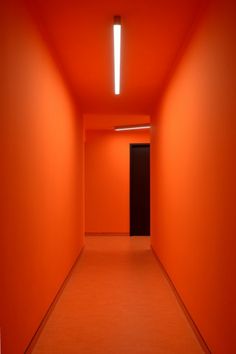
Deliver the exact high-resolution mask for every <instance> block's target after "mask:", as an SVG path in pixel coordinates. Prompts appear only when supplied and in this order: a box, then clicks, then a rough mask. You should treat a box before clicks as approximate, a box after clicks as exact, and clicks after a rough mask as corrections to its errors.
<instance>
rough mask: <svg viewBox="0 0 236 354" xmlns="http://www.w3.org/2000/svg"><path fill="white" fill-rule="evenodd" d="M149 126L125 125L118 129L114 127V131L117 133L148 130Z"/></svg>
mask: <svg viewBox="0 0 236 354" xmlns="http://www.w3.org/2000/svg"><path fill="white" fill-rule="evenodd" d="M150 128H151V125H150V124H138V125H126V126H120V127H114V130H115V131H117V132H120V131H125V130H141V129H150Z"/></svg>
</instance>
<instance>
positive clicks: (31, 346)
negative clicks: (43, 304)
mask: <svg viewBox="0 0 236 354" xmlns="http://www.w3.org/2000/svg"><path fill="white" fill-rule="evenodd" d="M83 250H84V245H83V247H82V248H81V250H80V253H79V255H78V257H77V258H76V260H75V262H74V264H73V265H72V267H71V269H70V271H69V273H68V275H67V277H66V278H65V280H64V281H63V283H62V285H61V287H60V289H59V290H58V292H57V293H56V296H55V297H54V299H53V301H52V303H51V305H50V306H49V308H48V310H47V312H46V314H45V315H44V317H43V319H42V321H41V322H40V324H39V327H38V329H37V330H36V332H35V334H34V336H33V338H32V339H31V341H30V343H29V344H28V346H27V348H26V350H25V351H24V354H30V353H32V351H33V349H34V347H35V345H36V343H37V341H38V339H39V336H40V334H41V332H42V330H43V328H44V327H45V325H46V323H47V320H48V318H49V317H50V315H51V313H52V311H53V309H54V308H55V306H56V304H57V302H58V300H59V298H60V296H61V294H62V292H63V290H64V288H65V286H66V284H67V283H68V281H69V279H70V277H71V275H72V273H73V270H74V268H75V266H76V264H77V262H78V260H79V259H80V257H81V255H82V253H83Z"/></svg>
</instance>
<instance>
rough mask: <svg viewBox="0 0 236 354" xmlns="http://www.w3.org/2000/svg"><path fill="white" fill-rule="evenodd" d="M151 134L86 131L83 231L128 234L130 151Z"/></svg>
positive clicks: (148, 138) (144, 141) (142, 132)
mask: <svg viewBox="0 0 236 354" xmlns="http://www.w3.org/2000/svg"><path fill="white" fill-rule="evenodd" d="M149 142H150V133H149V132H147V131H140V132H115V131H112V130H100V131H98V130H89V131H87V134H86V143H85V232H86V233H87V234H93V233H95V234H99V233H101V234H103V233H105V234H117V233H118V234H125V235H128V234H129V161H130V158H129V151H130V144H131V143H149Z"/></svg>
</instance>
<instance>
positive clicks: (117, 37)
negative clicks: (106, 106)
mask: <svg viewBox="0 0 236 354" xmlns="http://www.w3.org/2000/svg"><path fill="white" fill-rule="evenodd" d="M113 35H114V74H115V95H119V94H120V48H121V25H120V24H115V25H113Z"/></svg>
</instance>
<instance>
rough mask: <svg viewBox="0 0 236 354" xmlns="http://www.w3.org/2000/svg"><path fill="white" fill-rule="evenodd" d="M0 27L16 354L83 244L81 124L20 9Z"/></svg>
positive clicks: (9, 302) (5, 303) (0, 107)
mask: <svg viewBox="0 0 236 354" xmlns="http://www.w3.org/2000/svg"><path fill="white" fill-rule="evenodd" d="M3 7H4V8H3ZM0 30H1V41H0V46H1V56H0V57H1V58H0V60H1V63H0V76H1V85H0V120H1V129H0V134H1V135H0V144H1V148H0V163H1V183H0V190H1V192H0V193H1V205H0V208H1V211H0V215H1V238H0V243H1V245H0V251H1V255H0V272H1V301H0V306H1V309H0V313H1V323H0V325H1V337H2V338H1V339H2V353H4V354H22V353H23V352H24V350H25V349H26V347H27V345H28V343H29V341H30V340H31V338H32V336H33V335H34V333H35V331H36V329H37V328H38V326H39V324H40V321H41V320H42V318H43V316H44V315H45V313H46V311H47V309H48V307H49V305H50V304H51V302H52V300H53V299H54V296H55V295H56V293H57V291H58V290H59V288H60V286H61V284H62V283H63V281H64V279H65V277H66V276H67V274H68V272H69V270H70V268H71V266H72V265H73V263H74V262H75V260H76V258H77V256H78V255H79V253H80V250H81V247H82V245H83V236H82V235H83V210H82V204H83V203H82V183H83V181H82V163H83V147H82V146H83V145H82V133H83V127H82V119H81V117H80V116H79V114H78V112H76V110H75V107H74V105H73V103H72V101H71V98H70V95H69V93H68V91H67V89H66V87H65V84H64V82H63V80H62V77H61V75H60V73H59V72H58V70H57V69H56V67H55V65H54V63H53V61H52V59H51V57H50V55H49V53H48V51H47V49H46V47H45V45H44V43H43V41H42V40H41V38H40V36H39V34H38V33H37V31H36V29H35V27H34V25H33V24H32V22H31V19H30V17H29V16H28V14H27V12H26V11H25V10H24V9H23V7H22V5H21V6H20V7H18V6H17V5H16V4H15V3H14V4H13V3H12V2H11V1H7V2H4V3H3V2H2V3H1V11H0Z"/></svg>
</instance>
